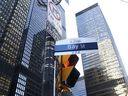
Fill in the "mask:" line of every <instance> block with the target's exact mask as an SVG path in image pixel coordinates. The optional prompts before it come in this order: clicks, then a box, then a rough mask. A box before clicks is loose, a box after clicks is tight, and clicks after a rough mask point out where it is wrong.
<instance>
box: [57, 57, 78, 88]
mask: <svg viewBox="0 0 128 96" xmlns="http://www.w3.org/2000/svg"><path fill="white" fill-rule="evenodd" d="M78 60H79V57H78V56H77V55H62V56H61V64H63V65H64V66H63V68H62V69H61V71H60V73H59V75H60V77H61V81H62V83H63V84H64V85H66V86H68V87H70V88H71V87H73V86H74V85H75V83H76V81H77V79H78V78H79V75H80V72H79V71H78V70H77V69H76V68H75V65H76V64H77V62H78Z"/></svg>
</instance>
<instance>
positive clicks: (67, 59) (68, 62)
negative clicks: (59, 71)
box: [62, 55, 79, 68]
mask: <svg viewBox="0 0 128 96" xmlns="http://www.w3.org/2000/svg"><path fill="white" fill-rule="evenodd" d="M78 60H79V57H78V56H77V55H63V56H62V64H64V67H65V68H66V67H69V66H75V65H76V64H77V62H78Z"/></svg>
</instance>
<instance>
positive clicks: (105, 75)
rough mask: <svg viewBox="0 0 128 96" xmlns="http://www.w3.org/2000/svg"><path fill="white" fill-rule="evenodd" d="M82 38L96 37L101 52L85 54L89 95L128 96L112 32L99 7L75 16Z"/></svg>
mask: <svg viewBox="0 0 128 96" xmlns="http://www.w3.org/2000/svg"><path fill="white" fill-rule="evenodd" d="M76 20H77V26H78V34H79V37H84V38H86V37H90V38H96V39H97V42H98V52H97V53H90V54H82V63H83V67H84V76H85V83H86V90H87V96H127V94H128V87H127V79H126V75H125V71H124V67H123V64H122V61H121V59H120V56H119V53H118V51H117V47H116V45H115V42H114V40H113V37H112V34H111V31H110V29H109V27H108V25H107V22H106V20H105V18H104V16H103V13H102V12H101V9H100V7H99V5H98V4H94V5H92V6H90V7H88V8H86V9H85V10H82V11H80V12H78V13H77V14H76Z"/></svg>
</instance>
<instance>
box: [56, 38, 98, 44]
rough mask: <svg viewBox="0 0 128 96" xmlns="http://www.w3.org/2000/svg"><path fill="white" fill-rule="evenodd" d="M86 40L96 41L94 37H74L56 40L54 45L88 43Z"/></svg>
mask: <svg viewBox="0 0 128 96" xmlns="http://www.w3.org/2000/svg"><path fill="white" fill-rule="evenodd" d="M88 42H97V40H96V38H74V39H64V40H59V41H57V42H56V45H65V44H79V43H88Z"/></svg>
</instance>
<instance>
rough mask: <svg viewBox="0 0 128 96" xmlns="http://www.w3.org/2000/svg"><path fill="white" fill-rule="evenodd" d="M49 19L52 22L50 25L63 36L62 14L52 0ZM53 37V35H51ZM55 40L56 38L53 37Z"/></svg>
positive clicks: (50, 0)
mask: <svg viewBox="0 0 128 96" xmlns="http://www.w3.org/2000/svg"><path fill="white" fill-rule="evenodd" d="M47 7H48V8H47V10H48V12H47V13H48V15H47V16H48V17H47V20H48V22H50V24H51V25H52V26H53V27H55V29H56V30H57V32H58V33H59V34H60V36H62V24H61V12H60V11H59V9H58V8H57V6H56V5H55V4H54V2H53V1H52V0H48V6H47ZM50 35H51V34H50ZM53 38H54V37H53Z"/></svg>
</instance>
